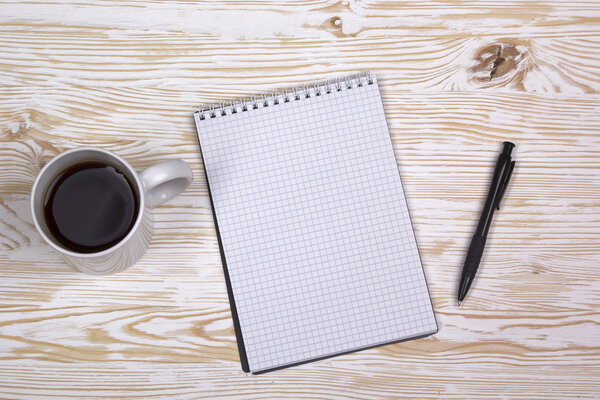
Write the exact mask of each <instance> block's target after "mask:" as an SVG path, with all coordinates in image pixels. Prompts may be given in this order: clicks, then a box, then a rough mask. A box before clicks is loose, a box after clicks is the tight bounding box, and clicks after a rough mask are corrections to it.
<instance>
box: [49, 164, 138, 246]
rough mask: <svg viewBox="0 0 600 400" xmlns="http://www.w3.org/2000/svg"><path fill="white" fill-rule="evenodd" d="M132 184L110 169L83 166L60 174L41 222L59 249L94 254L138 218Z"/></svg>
mask: <svg viewBox="0 0 600 400" xmlns="http://www.w3.org/2000/svg"><path fill="white" fill-rule="evenodd" d="M138 209H139V204H138V199H137V195H136V192H135V190H134V189H133V186H132V185H131V182H129V180H128V179H127V177H126V176H125V175H124V174H122V173H121V172H119V170H118V169H117V168H115V167H113V166H112V165H109V164H106V163H102V162H95V161H94V162H82V163H79V164H74V165H72V166H70V167H68V168H67V169H65V170H64V171H62V172H61V173H60V174H58V176H57V177H56V178H54V180H53V181H52V183H51V184H50V186H49V187H48V191H47V192H46V198H45V200H44V219H45V221H46V225H47V226H48V230H49V231H50V233H51V234H52V236H53V237H54V238H55V239H56V241H58V243H60V244H61V245H62V246H64V247H65V248H67V249H68V250H71V251H76V252H78V253H95V252H98V251H102V250H105V249H108V248H109V247H112V246H113V245H115V244H117V243H118V242H119V241H120V240H121V239H123V238H124V237H125V236H127V233H129V231H130V230H131V228H132V227H133V225H134V224H135V220H136V217H137V215H138Z"/></svg>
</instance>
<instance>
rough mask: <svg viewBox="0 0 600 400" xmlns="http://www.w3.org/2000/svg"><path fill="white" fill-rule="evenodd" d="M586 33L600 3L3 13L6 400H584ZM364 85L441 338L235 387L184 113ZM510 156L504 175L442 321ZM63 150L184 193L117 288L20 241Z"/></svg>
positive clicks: (595, 162)
mask: <svg viewBox="0 0 600 400" xmlns="http://www.w3.org/2000/svg"><path fill="white" fill-rule="evenodd" d="M599 23H600V5H599V3H598V2H597V1H574V2H564V1H563V2H561V1H550V2H544V3H541V2H529V1H508V2H492V1H470V2H454V1H440V2H428V3H414V2H406V1H361V2H354V1H340V2H336V1H320V0H315V1H312V0H306V1H298V2H282V1H281V2H270V1H269V2H267V1H261V0H258V1H245V2H244V1H242V2H240V1H221V2H201V3H196V2H185V1H153V2H148V1H144V2H142V1H137V0H131V1H116V2H109V1H97V2H85V1H84V2H78V3H72V2H69V1H68V0H64V1H60V0H50V1H47V2H38V1H35V0H30V1H25V2H16V1H5V2H2V3H0V55H1V58H0V89H1V90H0V161H1V162H0V304H1V306H0V367H2V368H0V398H7V399H8V398H10V399H13V398H24V399H42V398H43V399H47V398H53V397H56V398H60V399H68V398H98V399H99V398H144V399H145V398H150V397H152V398H160V399H174V398H176V399H197V398H240V399H249V398H251V399H258V398H290V399H297V398H319V399H342V398H351V399H359V398H360V399H362V398H372V399H389V398H431V399H434V398H457V399H464V398H470V399H490V398H519V399H540V398H544V399H561V400H562V399H568V398H587V399H594V398H595V399H598V398H600V395H599V393H600V383H599V382H600V379H599V378H600V346H599V343H600V270H599V269H598V265H599V261H598V260H599V259H600V201H599V199H600V62H598V57H597V54H598V52H599V51H600V29H599V26H600V25H599ZM364 69H369V70H371V71H372V72H374V73H375V74H377V76H378V79H379V81H380V86H381V90H382V96H383V101H384V106H385V109H386V114H387V117H388V125H389V127H390V131H391V133H392V138H393V143H394V147H395V150H396V155H397V159H398V164H399V169H400V173H401V176H402V179H403V183H404V186H405V191H406V194H407V198H408V203H409V207H410V210H411V215H412V219H413V223H414V227H415V230H416V235H417V240H418V243H419V248H420V251H421V256H422V260H423V264H424V268H425V273H426V276H427V279H428V283H429V287H430V290H431V295H432V299H433V303H434V308H435V310H436V315H437V318H438V322H439V325H440V331H439V333H438V334H437V335H435V336H433V337H430V338H426V339H422V340H417V341H411V342H406V343H400V344H396V345H391V346H385V347H381V348H377V349H372V350H367V351H363V352H359V353H355V354H350V355H345V356H341V357H336V358H334V359H329V360H324V361H320V362H316V363H311V364H307V365H304V366H299V367H295V368H291V369H288V370H282V371H277V372H273V373H269V374H265V375H261V376H251V375H246V374H244V373H243V372H242V371H241V369H240V367H239V359H238V354H237V349H236V345H235V336H234V333H233V327H232V322H231V315H230V311H229V305H228V301H227V294H226V290H225V285H224V278H223V272H222V269H221V265H220V258H219V253H218V246H217V241H216V236H215V231H214V225H213V221H212V214H211V210H210V203H209V200H208V195H207V189H206V182H205V180H204V172H203V167H202V163H201V160H200V155H199V152H198V145H197V139H196V137H195V134H194V127H193V120H192V115H191V114H192V111H193V110H195V109H196V108H197V107H198V106H199V105H200V104H203V103H207V104H212V103H218V102H221V101H225V100H227V99H229V98H239V97H248V96H253V95H256V94H258V93H260V92H261V91H263V90H273V89H276V88H283V87H287V86H289V85H294V84H298V83H302V82H306V81H313V80H317V79H324V78H330V77H332V76H333V77H335V76H343V75H346V74H348V73H354V72H357V71H359V70H364ZM503 140H512V141H514V142H516V143H517V149H516V151H515V159H516V160H517V168H516V170H515V175H514V178H513V181H512V182H511V185H510V186H509V191H508V193H507V194H506V197H505V199H504V200H503V202H502V205H501V212H499V213H498V214H497V218H496V219H495V223H494V225H493V227H492V231H491V234H490V240H489V244H488V246H487V248H486V253H485V255H484V260H483V263H482V267H481V269H480V271H479V274H478V277H477V282H476V283H475V285H474V289H473V291H472V292H471V294H470V297H469V299H468V301H466V302H465V303H464V304H463V306H462V307H461V308H460V309H457V308H456V305H455V297H454V296H455V292H456V280H457V278H458V274H459V268H460V266H461V263H462V261H463V257H464V252H465V249H466V246H467V244H468V241H469V238H470V236H471V234H472V232H473V229H474V225H475V221H476V219H477V214H478V212H479V208H480V207H481V201H482V198H484V196H485V193H486V190H487V187H486V186H487V184H488V180H489V177H490V173H491V169H492V166H493V162H494V159H495V157H496V155H497V151H498V149H499V142H501V141H503ZM78 145H96V146H101V147H104V148H107V149H109V150H112V151H115V152H117V153H118V154H120V155H122V156H123V157H125V158H126V159H127V160H129V161H130V162H131V163H132V165H134V167H136V168H137V169H140V170H141V169H143V168H146V167H148V166H150V165H152V164H153V163H155V162H157V161H160V160H163V159H167V158H181V159H183V160H185V161H186V162H188V163H189V164H190V165H191V166H192V168H193V171H194V174H195V177H196V180H195V181H194V183H193V184H192V186H191V187H190V188H189V189H188V190H187V191H186V192H185V193H184V194H183V195H181V196H179V197H177V198H176V199H174V200H173V201H171V202H170V203H168V204H167V205H165V206H162V207H159V208H157V209H156V210H155V235H154V237H153V241H152V244H151V246H150V249H149V251H148V252H147V254H146V255H145V256H144V258H143V259H142V260H141V261H140V262H139V263H138V265H136V266H135V267H134V268H131V269H129V270H127V271H125V272H123V273H120V274H117V275H113V276H109V277H91V276H86V275H83V274H80V273H77V272H75V271H73V270H71V269H70V268H69V267H67V266H66V264H65V263H64V262H63V261H62V260H61V258H60V256H58V255H57V254H55V253H53V252H52V251H51V250H50V248H49V247H48V246H46V245H44V243H43V242H42V240H41V238H40V237H39V235H37V233H36V232H35V229H34V227H33V225H32V221H31V216H30V214H29V208H28V207H29V206H28V202H29V191H30V189H31V185H32V183H33V180H34V178H35V176H36V174H37V172H38V171H39V169H40V168H41V166H42V165H43V164H44V163H46V162H47V161H49V160H50V159H51V158H52V157H53V156H54V155H56V154H58V153H59V152H61V151H63V150H65V149H68V148H72V147H75V146H78Z"/></svg>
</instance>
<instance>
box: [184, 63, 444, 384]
mask: <svg viewBox="0 0 600 400" xmlns="http://www.w3.org/2000/svg"><path fill="white" fill-rule="evenodd" d="M195 120H196V127H197V130H198V138H199V141H200V148H201V152H202V157H203V160H204V166H205V170H206V175H207V180H208V184H209V191H210V195H211V200H212V206H213V212H214V217H215V225H216V227H217V232H218V236H219V244H220V250H221V255H222V261H223V266H224V269H225V277H226V281H227V286H228V291H229V298H230V304H231V308H232V314H233V319H234V326H235V330H236V336H237V340H238V348H239V351H240V358H241V361H242V368H243V369H244V370H245V371H251V372H253V373H258V372H265V371H268V370H272V369H276V368H281V367H286V366H290V365H294V364H298V363H303V362H306V361H312V360H317V359H320V358H325V357H329V356H333V355H337V354H342V353H347V352H352V351H355V350H360V349H365V348H368V347H373V346H378V345H383V344H389V343H393V342H397V341H402V340H406V339H411V338H417V337H422V336H426V335H429V334H432V333H435V332H436V331H437V325H436V321H435V317H434V314H433V309H432V305H431V301H430V298H429V293H428V290H427V285H426V282H425V277H424V274H423V269H422V266H421V262H420V259H419V253H418V250H417V244H416V241H415V236H414V233H413V230H412V226H411V221H410V217H409V214H408V209H407V205H406V201H405V198H404V193H403V190H402V183H401V181H400V176H399V173H398V167H397V164H396V158H395V156H394V150H393V148H392V142H391V139H390V135H389V132H388V128H387V124H386V120H385V115H384V110H383V105H382V102H381V97H380V94H379V88H378V86H377V82H376V79H375V77H374V76H372V75H369V74H362V75H359V76H356V77H353V78H348V79H345V80H341V81H340V80H337V81H334V82H326V83H317V84H312V85H307V86H304V88H302V89H294V90H291V91H282V92H281V93H278V94H275V95H272V96H270V97H262V98H260V99H258V100H253V101H249V102H239V103H232V104H231V105H230V106H228V107H223V108H218V109H214V108H213V109H208V110H202V111H199V112H197V113H195ZM400 151H401V149H400Z"/></svg>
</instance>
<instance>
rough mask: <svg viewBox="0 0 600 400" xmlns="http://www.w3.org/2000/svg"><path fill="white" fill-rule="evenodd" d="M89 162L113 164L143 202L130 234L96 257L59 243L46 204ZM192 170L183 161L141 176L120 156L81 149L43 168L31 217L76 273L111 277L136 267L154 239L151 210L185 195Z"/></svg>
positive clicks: (157, 166)
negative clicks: (60, 180) (60, 179)
mask: <svg viewBox="0 0 600 400" xmlns="http://www.w3.org/2000/svg"><path fill="white" fill-rule="evenodd" d="M86 161H99V162H105V163H108V164H112V165H114V166H115V167H117V168H118V169H119V170H120V172H122V173H123V174H124V175H126V177H127V178H128V180H129V181H130V182H131V184H132V186H133V190H134V191H135V192H136V195H137V196H136V197H137V198H138V200H139V207H138V215H137V216H136V219H135V223H134V225H133V227H132V228H131V230H130V231H129V232H128V234H127V235H126V236H125V237H124V238H123V239H122V240H121V241H119V242H118V243H116V244H115V245H114V246H112V247H110V248H108V249H105V250H102V251H99V252H96V253H78V252H75V251H72V250H69V249H67V248H65V247H63V246H62V245H61V244H60V243H59V242H57V241H56V240H55V239H54V238H53V236H52V234H51V233H50V231H49V229H48V227H47V226H46V222H45V218H44V201H45V197H46V192H47V190H48V187H49V185H50V184H51V183H52V182H53V181H54V179H55V178H56V177H57V176H58V174H59V173H61V172H62V171H64V170H65V169H66V168H68V167H70V166H72V165H74V164H77V163H80V162H86ZM193 179H194V176H193V174H192V170H191V169H190V167H189V166H188V165H187V164H186V163H185V162H183V161H181V160H168V161H163V162H160V163H158V164H155V165H153V166H151V167H149V168H147V169H145V170H144V171H142V172H140V173H139V174H138V173H137V172H136V171H135V170H134V169H133V168H132V167H131V165H129V163H128V162H127V161H125V160H124V159H122V158H121V157H119V156H118V155H116V154H114V153H112V152H110V151H108V150H104V149H100V148H96V147H78V148H75V149H71V150H67V151H65V152H63V153H61V154H59V155H57V156H56V157H54V158H53V159H52V160H51V161H50V162H49V163H48V164H46V165H45V166H44V168H42V170H41V171H40V173H39V174H38V176H37V177H36V179H35V182H34V184H33V187H32V189H31V214H32V216H33V222H34V224H35V227H36V229H37V230H38V232H39V233H40V235H41V236H42V238H43V239H44V240H45V241H46V242H47V243H48V244H49V245H50V246H52V247H53V248H54V249H55V250H56V251H58V252H59V253H61V254H62V255H63V257H64V258H65V260H66V261H67V263H68V264H69V265H71V266H72V267H74V268H75V269H77V270H79V271H81V272H84V273H86V274H92V275H109V274H114V273H116V272H120V271H123V270H125V269H127V268H129V267H131V266H132V265H134V264H135V263H136V262H137V261H138V260H139V259H140V258H141V257H142V255H143V254H144V252H145V251H146V249H147V248H148V245H149V244H150V240H151V239H152V231H153V218H152V211H151V209H152V208H154V207H155V206H158V205H160V204H162V203H164V202H166V201H168V200H170V199H172V198H173V197H175V196H177V195H178V194H180V193H181V192H183V191H184V190H185V189H186V188H187V187H188V186H189V185H190V183H191V182H192V181H193Z"/></svg>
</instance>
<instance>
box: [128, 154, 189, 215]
mask: <svg viewBox="0 0 600 400" xmlns="http://www.w3.org/2000/svg"><path fill="white" fill-rule="evenodd" d="M138 175H139V177H140V180H141V181H142V185H143V186H144V194H145V197H146V204H147V205H148V207H150V208H154V207H156V206H158V205H161V204H163V203H164V202H166V201H169V200H171V199H172V198H173V197H175V196H177V195H178V194H179V193H181V192H183V191H184V190H185V189H187V187H188V186H190V183H192V181H193V180H194V175H193V174H192V169H191V168H190V166H189V165H187V163H185V162H183V161H181V160H167V161H162V162H159V163H158V164H154V165H153V166H151V167H149V168H146V169H145V170H143V171H142V172H140V173H139V174H138Z"/></svg>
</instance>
